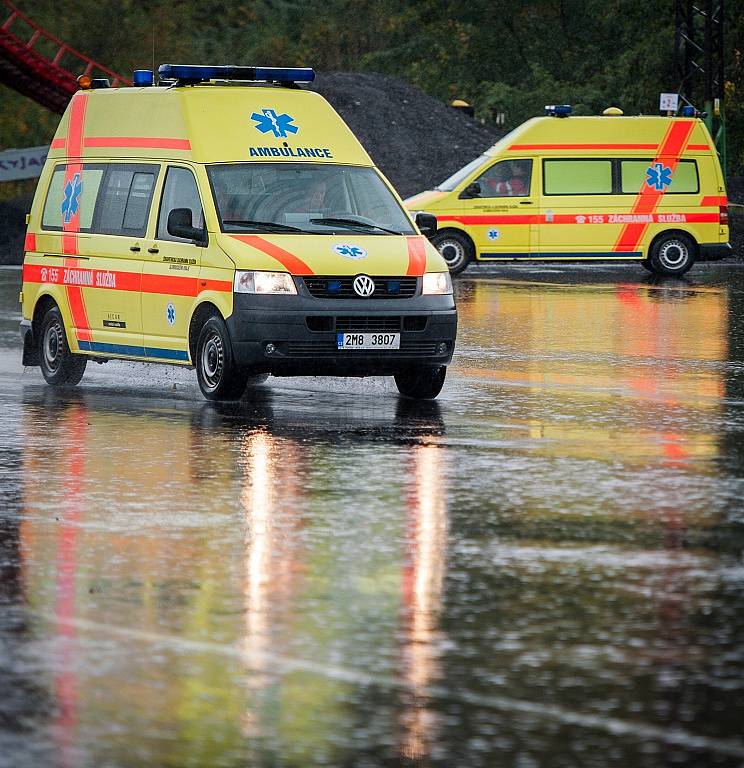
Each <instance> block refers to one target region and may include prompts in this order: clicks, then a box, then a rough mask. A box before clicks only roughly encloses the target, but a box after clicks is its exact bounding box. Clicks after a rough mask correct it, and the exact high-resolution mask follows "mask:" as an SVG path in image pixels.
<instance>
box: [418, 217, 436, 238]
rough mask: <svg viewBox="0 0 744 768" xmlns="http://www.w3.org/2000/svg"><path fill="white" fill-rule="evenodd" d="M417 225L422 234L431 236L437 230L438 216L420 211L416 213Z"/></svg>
mask: <svg viewBox="0 0 744 768" xmlns="http://www.w3.org/2000/svg"><path fill="white" fill-rule="evenodd" d="M416 226H417V227H418V228H419V229H420V230H421V234H422V235H426V236H427V237H431V236H432V235H433V234H434V233H435V232H436V231H437V217H436V216H434V215H433V214H431V213H426V212H425V211H419V212H418V213H417V214H416Z"/></svg>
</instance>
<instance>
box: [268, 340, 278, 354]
mask: <svg viewBox="0 0 744 768" xmlns="http://www.w3.org/2000/svg"><path fill="white" fill-rule="evenodd" d="M274 352H276V347H275V346H274V345H273V344H272V343H271V342H269V343H268V344H267V345H266V354H267V355H273V354H274Z"/></svg>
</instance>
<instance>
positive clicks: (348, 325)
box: [305, 315, 428, 333]
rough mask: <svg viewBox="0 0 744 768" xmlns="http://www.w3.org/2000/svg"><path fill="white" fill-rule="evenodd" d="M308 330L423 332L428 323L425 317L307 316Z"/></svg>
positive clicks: (318, 331) (320, 331)
mask: <svg viewBox="0 0 744 768" xmlns="http://www.w3.org/2000/svg"><path fill="white" fill-rule="evenodd" d="M305 322H306V323H307V327H308V330H310V331H313V332H314V333H327V332H328V331H342V332H344V333H353V332H364V331H370V332H373V333H374V332H384V331H387V332H390V333H397V332H398V331H400V330H404V331H424V330H426V325H427V323H428V317H427V316H426V315H404V316H403V317H401V316H400V315H349V316H340V317H334V316H333V315H308V316H307V317H306V318H305Z"/></svg>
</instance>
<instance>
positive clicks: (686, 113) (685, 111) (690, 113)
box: [682, 105, 697, 117]
mask: <svg viewBox="0 0 744 768" xmlns="http://www.w3.org/2000/svg"><path fill="white" fill-rule="evenodd" d="M682 117H697V114H696V113H695V107H691V106H689V105H685V106H684V107H682Z"/></svg>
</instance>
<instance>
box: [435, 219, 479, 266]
mask: <svg viewBox="0 0 744 768" xmlns="http://www.w3.org/2000/svg"><path fill="white" fill-rule="evenodd" d="M431 242H432V244H433V245H434V247H435V248H436V249H437V250H438V251H439V253H440V254H441V256H442V258H443V259H444V260H445V261H446V262H447V267H448V268H449V271H450V274H451V275H459V274H460V272H462V271H463V270H464V269H467V266H468V264H470V262H471V260H472V259H473V258H474V256H475V251H474V249H473V243H472V241H471V240H470V238H469V237H468V236H467V235H464V234H462V233H461V232H456V231H455V230H453V229H445V230H443V231H442V232H437V233H436V234H435V235H434V237H432V239H431Z"/></svg>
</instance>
